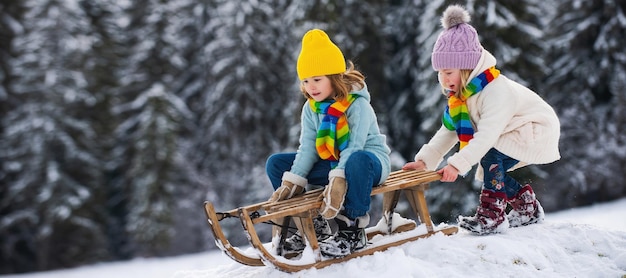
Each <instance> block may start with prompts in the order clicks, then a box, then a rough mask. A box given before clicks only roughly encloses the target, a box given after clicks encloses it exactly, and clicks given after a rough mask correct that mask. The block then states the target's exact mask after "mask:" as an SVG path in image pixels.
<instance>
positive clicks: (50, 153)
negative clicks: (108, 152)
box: [0, 1, 106, 271]
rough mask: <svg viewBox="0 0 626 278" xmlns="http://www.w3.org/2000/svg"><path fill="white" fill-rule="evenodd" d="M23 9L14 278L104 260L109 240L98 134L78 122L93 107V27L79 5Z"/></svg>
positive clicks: (11, 165)
mask: <svg viewBox="0 0 626 278" xmlns="http://www.w3.org/2000/svg"><path fill="white" fill-rule="evenodd" d="M23 5H24V6H23V7H25V8H27V12H26V13H25V14H24V18H23V21H21V22H20V23H21V24H22V26H23V30H24V31H23V34H21V35H20V36H18V37H16V38H14V40H13V41H12V43H13V46H14V47H15V54H14V55H15V59H12V60H10V61H11V64H10V66H11V67H12V72H13V79H12V82H11V83H9V84H10V85H11V88H10V91H11V92H12V93H13V94H14V97H13V101H15V107H13V108H11V109H10V110H9V111H7V113H6V114H5V115H4V116H3V118H2V125H1V126H3V127H4V130H3V136H2V138H1V145H2V146H3V147H2V149H0V160H1V161H3V163H4V164H3V166H4V171H5V173H6V176H4V177H3V180H4V181H5V182H8V184H7V187H6V190H3V194H2V199H1V201H0V202H1V204H0V207H2V211H3V214H2V221H3V222H2V223H3V224H2V242H3V244H2V245H3V246H2V250H8V251H9V252H10V253H11V254H10V258H11V259H10V261H11V262H12V264H11V267H12V270H13V271H27V270H30V271H32V270H45V269H51V268H54V267H58V266H59V265H68V266H73V265H77V264H80V263H82V262H88V261H94V260H100V259H102V258H103V257H104V254H105V252H103V251H104V250H105V248H104V247H105V241H106V238H105V235H104V234H103V229H102V226H101V223H99V222H98V220H97V219H98V217H99V215H98V210H97V209H95V207H94V206H93V203H92V201H94V195H93V190H94V189H95V188H96V187H97V184H96V183H95V181H98V180H99V177H100V173H101V167H100V166H101V163H100V161H98V160H97V158H96V157H95V156H94V155H93V154H92V153H91V151H90V150H91V149H92V148H94V146H93V145H92V143H93V142H95V140H94V139H95V136H96V134H95V132H94V130H93V129H92V128H91V126H90V124H89V122H88V121H86V120H85V119H83V118H81V117H80V116H79V114H77V111H81V110H86V109H90V104H91V101H92V98H91V97H92V96H91V95H89V94H85V84H86V82H85V78H84V75H83V73H82V65H83V64H82V62H83V61H84V59H85V57H86V56H87V53H89V51H90V49H91V45H90V42H91V40H90V39H89V37H90V30H89V29H88V26H89V24H88V23H87V22H85V20H84V18H83V17H82V16H81V10H80V9H79V8H78V7H77V6H75V5H72V3H66V2H57V1H44V2H42V1H25V2H23ZM5 252H6V251H5ZM3 265H5V264H3Z"/></svg>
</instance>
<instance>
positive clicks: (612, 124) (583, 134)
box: [546, 0, 626, 208]
mask: <svg viewBox="0 0 626 278" xmlns="http://www.w3.org/2000/svg"><path fill="white" fill-rule="evenodd" d="M557 9H558V10H559V11H560V12H559V13H557V14H556V17H555V19H554V21H552V22H550V25H549V27H550V32H549V36H548V37H549V38H551V39H550V41H549V43H550V45H551V51H550V53H549V54H548V55H547V57H548V59H549V60H548V62H547V64H548V65H550V69H551V73H550V75H549V77H548V78H547V79H546V81H547V84H548V85H547V89H546V91H547V92H549V95H548V98H549V100H550V101H551V102H552V103H554V104H555V106H556V110H557V113H558V114H559V116H560V120H561V132H562V139H561V156H562V159H561V161H560V162H558V163H556V164H555V165H554V166H553V167H551V168H550V169H549V172H550V180H551V181H552V184H561V185H563V186H562V187H559V188H556V189H554V190H557V191H558V192H555V193H554V194H553V195H552V197H553V198H554V199H553V200H552V202H550V203H551V204H552V205H553V206H554V207H570V206H577V205H583V204H589V203H593V202H598V201H602V200H610V199H613V198H615V197H616V196H620V195H623V194H624V191H625V190H626V189H625V188H624V186H623V173H624V172H623V167H624V166H623V165H624V161H625V159H626V152H624V147H623V144H622V143H621V142H624V139H625V136H626V133H624V132H623V131H624V128H625V126H624V122H623V121H621V120H619V119H621V118H622V116H621V112H622V111H624V91H623V88H624V84H625V82H626V81H624V79H623V77H624V70H625V66H626V58H625V57H626V56H625V53H624V50H623V38H624V36H625V35H626V31H625V30H626V21H624V18H625V11H626V4H625V3H623V2H621V1H611V0H594V1H571V2H563V3H560V5H559V6H558V8H557ZM563 181H566V182H565V183H563ZM551 190H552V189H551ZM580 196H589V197H588V198H586V197H580ZM549 208H550V207H549Z"/></svg>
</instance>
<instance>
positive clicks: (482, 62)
mask: <svg viewBox="0 0 626 278" xmlns="http://www.w3.org/2000/svg"><path fill="white" fill-rule="evenodd" d="M469 21H470V17H469V14H468V13H467V11H466V10H465V9H464V8H462V7H461V6H457V5H453V6H449V7H448V8H447V9H446V10H445V12H444V13H443V17H442V19H441V23H442V25H443V28H444V30H443V31H442V32H441V33H440V35H439V37H438V38H437V41H436V43H435V46H434V49H433V53H432V56H431V61H432V66H433V69H434V70H436V71H438V75H439V83H440V84H441V87H442V91H443V93H444V95H445V96H446V97H448V105H447V107H446V109H445V111H444V114H443V119H442V122H443V124H442V126H441V128H440V129H439V131H437V133H436V134H435V135H434V136H433V137H432V138H431V139H430V141H429V142H428V143H427V144H425V145H424V146H423V147H422V148H421V149H420V150H419V152H418V153H417V154H416V155H415V161H414V162H410V163H407V164H406V165H405V166H404V167H403V169H405V170H406V169H424V168H426V169H431V170H434V169H435V168H436V167H437V166H438V165H439V163H440V162H441V161H442V159H443V156H444V155H445V154H446V153H448V151H450V149H452V147H453V146H454V145H455V144H456V143H457V142H460V148H459V151H458V152H456V153H455V154H453V155H452V156H450V157H449V158H448V159H447V165H445V166H444V167H443V168H441V169H439V170H438V172H439V174H441V175H442V176H443V177H442V178H441V181H443V182H453V181H455V180H456V179H457V177H458V175H459V174H461V175H465V174H466V173H467V172H469V171H470V169H471V168H472V166H473V165H475V164H477V163H480V167H478V169H477V173H476V178H477V179H478V180H481V181H482V182H483V187H482V191H481V193H480V198H479V201H480V204H479V206H478V209H477V211H476V215H474V216H470V217H463V216H460V217H459V218H458V223H459V226H460V227H462V228H465V229H467V230H469V231H471V232H473V233H476V234H490V233H496V232H500V231H502V230H503V229H505V228H508V227H509V226H511V227H517V226H521V225H528V224H532V223H536V222H540V221H542V220H543V218H544V212H543V208H542V207H541V205H540V203H539V201H538V200H537V199H536V197H535V193H534V192H533V189H532V187H531V186H530V184H526V185H522V184H520V183H519V182H518V181H516V180H515V179H513V178H512V177H511V176H509V175H508V174H507V171H511V170H514V169H516V168H519V167H522V166H525V165H528V164H545V163H551V162H554V161H556V160H558V159H559V158H560V155H559V150H558V141H559V135H560V126H559V119H558V118H557V115H556V113H555V112H554V110H553V109H552V107H550V105H548V104H547V103H546V102H545V101H544V100H543V99H542V98H541V97H540V96H538V95H537V94H536V93H535V92H533V91H531V90H530V89H528V88H526V87H524V86H522V85H520V84H519V83H517V82H515V81H512V80H510V79H508V78H507V77H506V76H504V75H502V74H500V71H499V70H498V69H497V68H496V59H495V58H494V56H493V55H491V53H489V52H488V51H487V50H485V49H484V48H483V47H482V45H481V44H480V42H479V40H478V34H477V33H476V30H475V29H474V28H473V27H472V26H471V25H469V24H468V22H469ZM507 203H508V204H510V205H511V206H512V210H511V211H510V213H509V214H508V215H506V212H505V209H506V207H507Z"/></svg>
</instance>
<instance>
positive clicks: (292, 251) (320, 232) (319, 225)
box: [282, 215, 333, 258]
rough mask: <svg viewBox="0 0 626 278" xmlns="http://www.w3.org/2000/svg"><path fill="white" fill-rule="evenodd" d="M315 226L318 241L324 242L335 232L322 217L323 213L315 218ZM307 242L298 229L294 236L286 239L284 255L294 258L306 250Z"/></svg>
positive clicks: (283, 249)
mask: <svg viewBox="0 0 626 278" xmlns="http://www.w3.org/2000/svg"><path fill="white" fill-rule="evenodd" d="M313 227H314V228H315V235H316V236H317V241H318V242H322V241H324V240H326V239H328V238H329V237H331V236H332V235H333V232H332V230H331V228H330V225H329V224H328V221H327V220H326V219H324V218H322V216H321V215H318V216H317V217H315V218H313ZM305 247H306V243H305V241H304V238H302V234H301V233H300V231H297V232H296V233H295V234H293V235H292V236H290V237H288V238H287V239H285V242H284V243H283V246H282V255H283V257H286V258H293V257H295V256H297V255H299V254H300V253H302V251H303V250H304V248H305Z"/></svg>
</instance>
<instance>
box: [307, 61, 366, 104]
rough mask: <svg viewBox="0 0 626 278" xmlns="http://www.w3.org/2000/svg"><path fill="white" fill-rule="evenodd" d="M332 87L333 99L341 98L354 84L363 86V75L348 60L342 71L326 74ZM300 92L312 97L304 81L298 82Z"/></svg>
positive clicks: (346, 95)
mask: <svg viewBox="0 0 626 278" xmlns="http://www.w3.org/2000/svg"><path fill="white" fill-rule="evenodd" d="M326 77H328V79H330V84H331V86H332V88H333V99H335V100H343V99H346V98H347V97H348V94H349V93H350V92H352V90H353V87H354V85H357V87H359V88H363V87H365V75H363V73H361V72H360V71H358V70H356V69H355V68H354V64H353V63H352V61H348V69H347V70H346V71H345V72H344V73H339V74H332V75H327V76H326ZM300 92H302V94H303V95H304V97H306V98H307V99H313V98H312V97H311V96H310V95H309V94H308V93H307V92H306V89H305V88H304V83H302V82H300Z"/></svg>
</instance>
